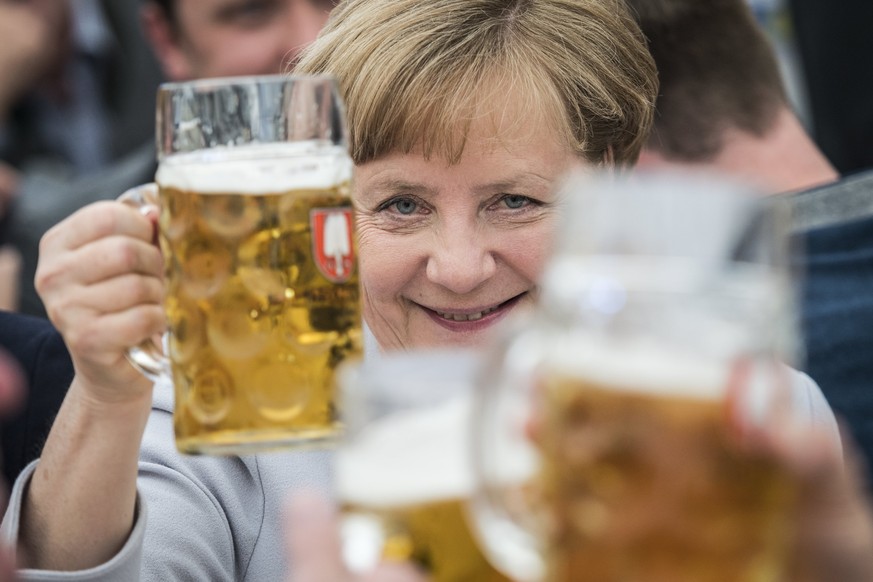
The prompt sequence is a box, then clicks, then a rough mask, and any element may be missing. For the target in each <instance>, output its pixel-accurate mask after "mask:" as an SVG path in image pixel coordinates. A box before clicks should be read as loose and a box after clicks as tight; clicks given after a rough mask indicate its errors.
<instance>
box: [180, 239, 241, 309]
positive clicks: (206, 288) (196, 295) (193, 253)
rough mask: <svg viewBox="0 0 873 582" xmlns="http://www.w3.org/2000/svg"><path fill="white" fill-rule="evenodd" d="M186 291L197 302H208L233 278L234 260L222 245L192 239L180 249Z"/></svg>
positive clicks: (183, 243)
mask: <svg viewBox="0 0 873 582" xmlns="http://www.w3.org/2000/svg"><path fill="white" fill-rule="evenodd" d="M177 255H178V264H179V268H180V269H181V271H182V272H181V281H182V288H183V290H184V291H185V293H186V294H187V295H188V296H189V297H191V298H193V299H205V298H207V297H210V296H212V295H214V294H215V293H217V292H218V290H219V289H221V286H222V285H223V284H224V282H225V281H226V280H227V278H228V277H230V274H231V266H232V264H233V257H232V256H231V254H230V252H229V251H228V250H227V247H225V246H224V245H223V244H221V242H220V241H218V240H216V239H213V238H208V237H205V236H191V237H189V238H188V239H187V240H184V241H180V243H179V244H178V248H177Z"/></svg>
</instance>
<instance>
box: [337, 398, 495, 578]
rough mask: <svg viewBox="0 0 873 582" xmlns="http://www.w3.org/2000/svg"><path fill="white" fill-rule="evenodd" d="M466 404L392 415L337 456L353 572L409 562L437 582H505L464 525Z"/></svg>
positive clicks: (348, 558) (469, 485)
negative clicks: (382, 563) (381, 563)
mask: <svg viewBox="0 0 873 582" xmlns="http://www.w3.org/2000/svg"><path fill="white" fill-rule="evenodd" d="M409 389H410V390H415V389H416V387H415V386H414V385H411V386H410V387H409ZM468 404H469V402H467V401H465V400H460V399H459V400H456V401H454V402H452V403H448V404H444V405H441V406H435V407H434V408H433V410H424V411H417V412H410V413H408V414H405V415H404V414H397V415H394V416H393V417H390V418H388V419H386V420H382V421H379V422H376V423H375V424H374V425H373V426H370V427H368V429H367V431H366V432H365V433H363V434H360V435H355V438H354V442H353V443H351V444H347V445H344V446H343V448H342V449H341V450H339V451H338V452H337V485H338V491H339V497H340V501H341V503H342V512H343V525H342V531H343V548H344V554H345V557H346V562H347V564H348V565H349V566H350V567H351V568H352V569H353V570H355V569H366V568H368V567H370V566H372V565H373V564H375V563H376V562H378V561H379V560H388V561H390V560H412V561H413V562H415V563H417V564H419V565H420V566H422V568H423V569H424V570H425V571H426V572H427V573H428V575H429V576H430V578H429V579H431V580H433V581H434V582H466V581H470V582H474V581H475V582H480V581H481V582H509V579H508V578H506V577H505V576H503V575H502V574H500V573H498V572H497V571H496V570H495V569H494V567H493V566H491V565H490V563H489V562H488V561H487V560H486V558H485V556H484V555H483V554H482V552H481V550H480V549H479V546H478V544H477V542H476V540H475V539H474V537H473V535H472V533H471V530H470V527H469V525H468V522H467V515H466V504H467V500H468V499H469V498H470V496H471V494H472V487H473V483H472V475H471V466H470V464H469V461H470V459H469V456H468V455H469V439H468V437H469V427H468V424H469V409H468V408H467V405H468Z"/></svg>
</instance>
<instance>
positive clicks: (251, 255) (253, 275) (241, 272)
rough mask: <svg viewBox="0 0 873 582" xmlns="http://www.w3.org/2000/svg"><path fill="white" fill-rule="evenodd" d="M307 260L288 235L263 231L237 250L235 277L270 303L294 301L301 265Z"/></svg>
mask: <svg viewBox="0 0 873 582" xmlns="http://www.w3.org/2000/svg"><path fill="white" fill-rule="evenodd" d="M306 261H307V257H306V255H304V254H303V253H302V252H301V249H300V246H299V244H295V242H294V238H293V236H292V235H291V234H290V233H287V232H282V231H280V230H279V229H269V230H263V231H261V232H259V233H257V234H255V235H253V236H250V237H249V238H247V239H246V240H245V241H244V242H243V243H242V244H241V245H240V247H239V249H238V250H237V275H238V276H239V278H240V281H242V282H243V285H245V286H246V288H248V289H249V291H251V292H252V293H253V294H254V295H256V296H258V297H260V298H261V299H263V300H265V301H269V302H270V303H281V302H284V301H286V300H289V299H293V298H294V295H295V293H294V286H295V284H296V283H297V281H298V279H299V277H300V271H301V266H302V265H304V264H305V263H306Z"/></svg>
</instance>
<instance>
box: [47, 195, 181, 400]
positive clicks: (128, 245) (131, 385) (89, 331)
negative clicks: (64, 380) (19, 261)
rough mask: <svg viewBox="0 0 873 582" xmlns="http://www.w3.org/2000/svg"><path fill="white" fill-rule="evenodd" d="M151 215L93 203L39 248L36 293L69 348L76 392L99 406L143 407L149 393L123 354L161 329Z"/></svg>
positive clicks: (158, 274) (159, 282)
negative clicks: (139, 403) (81, 391)
mask: <svg viewBox="0 0 873 582" xmlns="http://www.w3.org/2000/svg"><path fill="white" fill-rule="evenodd" d="M155 214H156V213H155V212H152V213H151V214H150V215H148V216H146V215H143V214H142V213H140V212H139V211H138V210H135V209H134V208H131V207H129V206H127V205H125V204H122V203H120V202H115V201H113V202H97V203H94V204H91V205H89V206H87V207H85V208H83V209H81V210H79V211H77V212H76V213H74V214H73V215H72V216H70V217H69V218H67V219H65V220H64V221H62V222H61V223H59V224H58V225H56V226H55V227H53V228H52V229H51V230H49V231H48V232H47V233H46V234H45V236H44V237H43V239H42V241H41V242H40V260H39V265H38V267H37V272H36V288H37V291H38V292H39V294H40V296H41V297H42V300H43V303H44V304H45V307H46V311H47V313H48V315H49V318H50V319H51V320H52V322H54V324H55V326H56V327H57V328H58V330H59V331H60V332H61V334H62V335H63V336H64V340H65V342H66V344H67V347H68V348H69V350H70V355H71V356H72V359H73V364H74V366H75V370H76V377H77V383H76V384H77V387H82V388H83V389H85V390H86V391H87V395H88V396H89V397H91V398H93V399H95V401H96V402H98V403H109V404H111V403H116V402H129V401H132V400H137V401H141V400H142V396H143V395H144V393H145V391H147V390H150V387H151V383H150V382H148V381H147V380H146V379H145V378H144V377H143V376H142V375H140V374H139V373H138V372H137V371H136V370H134V368H133V367H132V366H131V365H130V364H129V363H128V362H127V359H126V357H125V352H126V350H127V348H128V347H130V346H134V345H136V344H138V343H140V342H141V341H143V340H144V339H146V338H149V337H152V336H154V335H156V334H160V333H162V332H163V331H164V328H165V318H164V314H163V309H162V307H161V300H162V297H163V281H162V265H163V261H162V258H161V253H160V251H159V250H158V248H157V247H156V246H155V245H154V244H152V240H153V233H154V224H155Z"/></svg>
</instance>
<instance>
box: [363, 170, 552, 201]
mask: <svg viewBox="0 0 873 582" xmlns="http://www.w3.org/2000/svg"><path fill="white" fill-rule="evenodd" d="M519 187H521V188H533V187H544V188H551V187H552V181H551V180H547V179H546V178H544V177H542V176H540V175H538V174H529V173H523V174H518V175H516V176H513V177H512V178H509V179H507V180H500V181H499V182H490V183H487V184H481V185H478V186H475V187H474V188H473V192H474V193H476V194H489V193H493V192H499V191H505V190H515V189H517V188H519ZM368 190H370V191H375V192H379V193H381V194H388V195H391V194H400V193H403V194H414V195H416V196H421V197H422V198H427V197H432V196H436V194H437V193H438V189H437V188H433V187H431V186H428V185H425V184H421V183H417V182H410V181H408V180H401V179H398V178H385V179H382V180H377V181H375V182H373V183H372V184H370V186H369V188H368Z"/></svg>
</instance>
